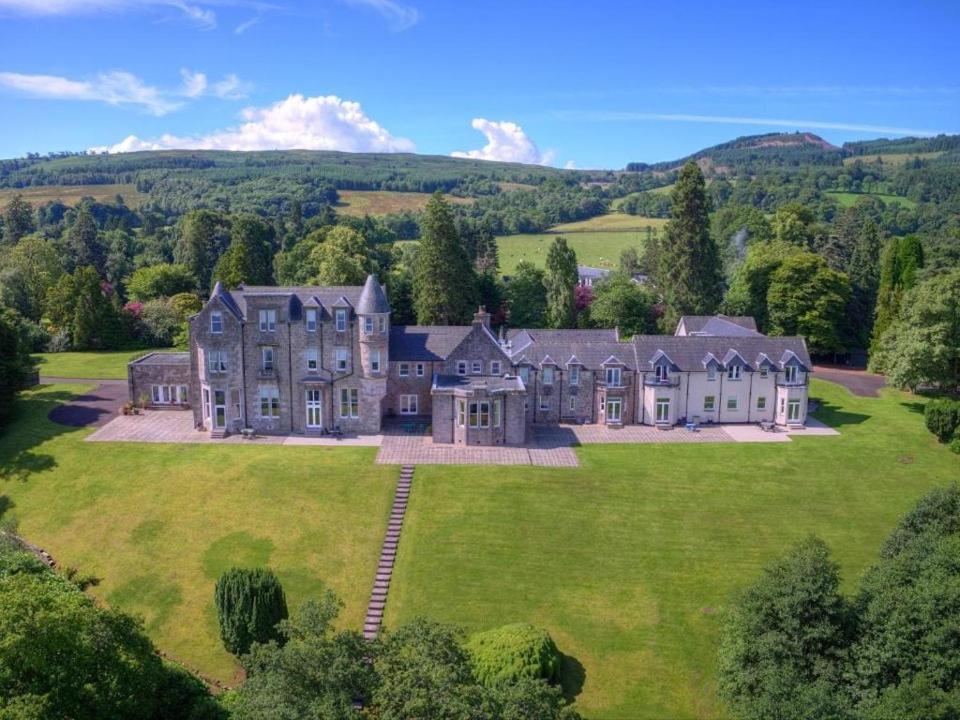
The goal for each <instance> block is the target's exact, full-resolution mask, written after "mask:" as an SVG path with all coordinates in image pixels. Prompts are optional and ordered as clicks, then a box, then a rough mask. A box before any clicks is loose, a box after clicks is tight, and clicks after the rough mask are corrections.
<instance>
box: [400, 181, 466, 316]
mask: <svg viewBox="0 0 960 720" xmlns="http://www.w3.org/2000/svg"><path fill="white" fill-rule="evenodd" d="M413 296H414V309H415V310H416V313H417V321H418V322H419V323H420V324H421V325H454V324H457V323H465V322H467V321H468V320H469V319H470V317H471V314H472V312H473V306H474V303H475V300H476V273H475V272H474V269H473V266H472V264H471V262H470V258H469V257H468V255H467V252H466V250H465V249H464V247H463V245H462V244H461V242H460V236H459V235H458V234H457V228H456V224H455V223H454V220H453V213H452V212H451V210H450V206H449V205H448V204H447V201H446V200H444V198H443V194H442V193H441V192H440V191H437V192H436V193H434V195H433V197H432V198H430V202H428V203H427V207H426V209H425V210H424V216H423V222H422V236H421V238H420V250H419V253H418V256H417V265H416V270H415V272H414V282H413Z"/></svg>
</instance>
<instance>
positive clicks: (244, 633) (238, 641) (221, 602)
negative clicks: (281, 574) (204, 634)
mask: <svg viewBox="0 0 960 720" xmlns="http://www.w3.org/2000/svg"><path fill="white" fill-rule="evenodd" d="M214 602H215V604H216V606H217V617H218V618H219V620H220V638H221V639H222V640H223V646H224V647H225V648H226V649H227V650H228V651H229V652H231V653H233V654H234V655H237V656H240V655H245V654H246V653H248V652H249V651H250V646H251V645H252V644H253V643H255V642H258V643H266V642H269V641H271V640H274V641H279V640H281V639H282V637H281V635H280V632H279V630H278V628H277V624H278V623H279V622H280V621H281V620H285V619H286V617H287V599H286V596H285V595H284V592H283V587H282V586H281V585H280V581H279V580H278V579H277V576H276V575H274V574H273V572H271V571H270V570H268V569H266V568H256V569H253V570H249V569H246V568H232V569H231V570H228V571H227V572H225V573H224V574H223V575H221V576H220V579H219V580H217V586H216V589H215V592H214Z"/></svg>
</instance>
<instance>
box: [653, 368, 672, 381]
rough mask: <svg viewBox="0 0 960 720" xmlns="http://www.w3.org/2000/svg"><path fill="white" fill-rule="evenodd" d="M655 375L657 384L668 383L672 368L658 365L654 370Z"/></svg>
mask: <svg viewBox="0 0 960 720" xmlns="http://www.w3.org/2000/svg"><path fill="white" fill-rule="evenodd" d="M654 375H655V376H656V378H657V382H666V381H667V380H669V379H670V368H668V367H667V366H666V365H657V366H656V367H655V368H654Z"/></svg>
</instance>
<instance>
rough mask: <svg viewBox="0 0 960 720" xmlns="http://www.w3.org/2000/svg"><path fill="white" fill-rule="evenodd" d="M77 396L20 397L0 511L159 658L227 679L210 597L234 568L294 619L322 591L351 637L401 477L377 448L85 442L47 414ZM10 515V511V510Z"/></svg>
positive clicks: (45, 392) (3, 447) (0, 476)
mask: <svg viewBox="0 0 960 720" xmlns="http://www.w3.org/2000/svg"><path fill="white" fill-rule="evenodd" d="M84 389H87V388H85V387H84V386H72V385H58V386H46V387H40V388H37V389H35V390H32V391H29V392H27V393H25V394H24V395H23V396H22V399H21V401H20V402H19V404H18V414H17V417H16V418H15V419H14V421H13V423H12V424H11V426H10V427H9V428H8V429H7V431H6V432H5V434H3V435H0V512H3V511H4V510H6V512H7V514H8V515H12V516H14V517H15V518H16V519H18V520H19V523H20V531H21V533H22V534H23V535H24V536H25V537H27V538H28V539H30V540H32V541H33V542H35V543H37V544H39V545H41V546H43V547H45V548H46V549H48V550H49V551H50V552H51V553H52V554H53V555H54V557H56V558H57V560H58V561H60V562H61V563H62V564H64V565H68V566H75V567H77V568H79V569H80V570H81V571H82V572H84V573H92V574H94V575H96V576H97V577H99V578H101V579H102V582H101V584H100V585H99V587H97V588H96V589H95V590H94V592H95V593H96V594H97V595H98V596H99V597H101V598H103V599H104V600H106V601H107V602H108V603H110V604H112V605H115V606H117V607H120V608H123V609H124V610H128V611H131V612H135V613H138V614H140V615H142V616H143V617H144V619H145V622H146V628H147V632H148V633H149V635H150V636H151V637H152V638H153V640H154V641H155V642H156V643H157V645H158V646H159V647H160V648H161V649H163V650H165V651H167V652H169V653H172V654H173V655H174V656H176V657H177V658H179V659H181V660H182V661H185V662H186V663H187V664H188V665H190V666H192V667H195V668H199V669H200V670H201V671H203V672H205V673H207V674H209V675H212V676H214V677H217V678H219V679H222V680H231V679H232V678H233V677H234V676H235V673H236V672H237V665H236V663H235V662H234V661H233V658H232V657H231V656H229V655H228V654H227V653H226V651H225V650H224V649H223V647H222V645H221V643H220V641H219V636H218V630H217V624H216V615H215V611H214V606H213V587H214V583H215V581H216V578H217V577H218V576H219V574H220V573H221V572H223V571H224V570H226V569H227V568H229V567H231V566H233V565H268V566H270V567H272V568H273V569H275V570H276V571H277V572H278V574H279V575H280V578H281V580H282V582H283V585H284V588H285V590H286V591H287V597H288V602H289V604H290V606H291V607H295V606H296V605H298V604H299V603H300V602H301V601H303V600H304V599H306V598H308V597H315V596H317V595H318V593H319V592H320V589H321V586H322V583H326V584H328V585H329V586H330V587H332V588H333V589H334V590H335V591H336V592H337V593H338V594H339V595H340V596H341V597H342V598H343V600H344V601H345V603H346V608H345V610H344V613H343V615H342V620H343V622H344V623H345V624H347V625H349V626H351V627H355V628H357V629H359V628H360V627H361V624H362V620H363V613H364V611H365V609H366V607H365V606H366V601H367V597H368V593H369V592H370V587H371V585H372V584H373V576H374V570H375V568H376V563H377V556H378V549H379V545H380V542H381V540H382V538H383V532H384V527H385V525H386V518H387V514H388V512H389V505H390V500H391V497H392V493H393V489H394V485H395V478H396V473H397V470H396V468H393V467H389V466H380V465H374V464H373V460H374V456H375V452H376V449H375V448H347V447H343V448H321V447H281V446H276V445H260V446H257V445H252V446H246V445H244V446H237V445H216V444H210V445H178V446H173V445H158V444H131V443H109V444H108V443H87V442H83V438H84V437H85V436H86V435H87V434H88V432H89V431H87V430H71V429H68V428H65V427H62V426H59V425H56V424H54V423H52V422H50V421H49V420H48V419H47V413H48V412H49V410H50V409H51V408H52V407H54V406H55V405H56V403H57V402H60V401H63V400H64V399H66V398H67V397H68V396H69V394H70V393H71V392H79V391H81V390H84ZM8 508H9V509H8Z"/></svg>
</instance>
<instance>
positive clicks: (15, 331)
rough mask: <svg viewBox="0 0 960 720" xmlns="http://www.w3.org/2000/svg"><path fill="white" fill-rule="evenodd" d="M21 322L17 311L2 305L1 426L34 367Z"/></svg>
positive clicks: (0, 330) (0, 320)
mask: <svg viewBox="0 0 960 720" xmlns="http://www.w3.org/2000/svg"><path fill="white" fill-rule="evenodd" d="M21 323H22V320H21V318H20V317H19V316H18V315H17V313H15V312H14V311H13V310H10V309H8V308H3V307H0V427H3V426H4V425H5V424H6V422H7V420H8V419H9V418H10V413H11V411H12V410H13V401H14V398H15V397H16V395H17V392H18V391H19V390H20V389H21V388H23V384H24V382H25V380H26V378H27V373H28V372H30V371H31V370H32V369H33V361H32V360H31V359H30V348H28V347H26V346H25V343H24V340H23V332H22V330H21Z"/></svg>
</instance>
